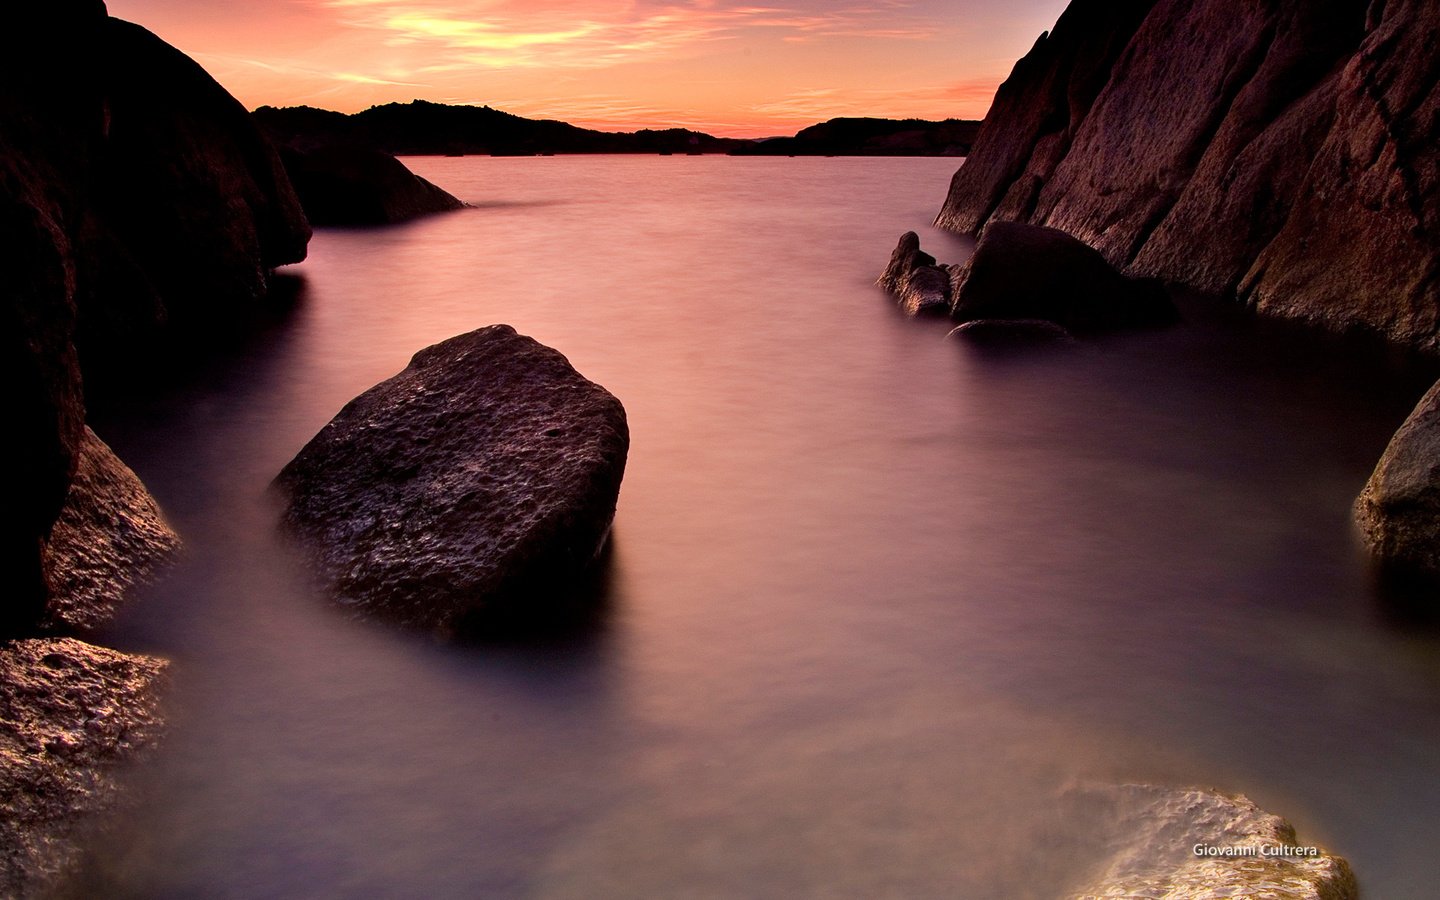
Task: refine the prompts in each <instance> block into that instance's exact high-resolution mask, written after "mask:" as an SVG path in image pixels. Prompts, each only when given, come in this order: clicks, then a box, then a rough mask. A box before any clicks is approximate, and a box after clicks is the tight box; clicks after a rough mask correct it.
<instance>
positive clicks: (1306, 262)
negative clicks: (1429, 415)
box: [937, 0, 1440, 349]
mask: <svg viewBox="0 0 1440 900" xmlns="http://www.w3.org/2000/svg"><path fill="white" fill-rule="evenodd" d="M1437 20H1440V13H1437V11H1436V8H1435V7H1434V4H1430V3H1425V2H1421V0H1413V2H1401V0H1391V2H1389V3H1367V2H1362V0H1329V2H1326V3H1324V4H1307V3H1301V2H1299V0H1201V2H1181V0H1147V2H1135V3H1126V4H1101V3H1092V2H1083V0H1076V2H1074V3H1072V4H1071V6H1070V8H1069V9H1068V10H1066V12H1065V14H1064V16H1062V17H1061V20H1060V22H1059V23H1058V24H1057V25H1056V27H1055V31H1054V33H1053V34H1052V35H1049V36H1047V37H1045V38H1043V39H1042V40H1041V41H1040V42H1039V43H1038V44H1037V45H1036V46H1035V48H1034V49H1033V50H1032V51H1031V53H1030V54H1029V55H1027V56H1026V57H1025V58H1024V59H1023V60H1021V61H1020V63H1018V64H1017V65H1016V67H1015V70H1014V72H1013V73H1012V75H1011V77H1010V79H1009V80H1008V81H1007V82H1006V83H1005V85H1004V86H1002V88H1001V90H1000V93H999V94H998V95H997V97H996V100H995V104H994V106H993V107H992V109H991V112H990V115H989V116H988V117H987V119H986V122H985V124H984V126H983V128H982V130H981V134H980V136H979V138H978V140H977V142H976V147H975V150H974V152H973V153H972V155H971V157H970V158H969V160H967V162H966V163H965V165H963V166H962V167H961V169H960V170H959V172H957V174H956V177H955V179H954V182H953V183H952V186H951V191H950V195H949V198H948V199H947V201H946V204H945V207H944V209H943V211H942V212H941V214H940V216H939V218H938V219H937V222H938V224H940V225H942V226H944V227H948V228H951V229H954V230H958V231H967V232H974V231H978V230H979V229H980V228H981V227H983V226H984V224H985V223H986V222H987V221H989V220H990V219H992V218H994V219H1001V220H1019V221H1028V222H1032V223H1035V224H1042V225H1048V226H1051V227H1055V228H1060V229H1062V230H1065V231H1067V232H1069V233H1071V234H1073V235H1075V236H1076V237H1079V238H1081V239H1082V240H1084V241H1085V242H1087V243H1089V244H1091V245H1092V246H1094V247H1095V248H1096V249H1098V250H1100V251H1101V252H1102V253H1103V254H1105V256H1106V257H1107V258H1108V259H1109V260H1110V261H1111V262H1112V263H1114V264H1115V265H1117V266H1120V267H1122V268H1125V269H1127V270H1128V271H1129V272H1130V273H1131V274H1136V275H1151V276H1159V277H1162V278H1166V279H1169V280H1173V281H1177V282H1182V283H1186V284H1190V285H1193V286H1196V287H1199V288H1202V289H1205V290H1209V291H1216V292H1232V291H1233V292H1238V293H1239V294H1240V296H1242V297H1243V298H1244V299H1246V300H1247V301H1249V302H1251V303H1253V304H1254V305H1255V306H1257V307H1258V308H1260V309H1262V310H1267V311H1273V312H1276V313H1279V314H1283V315H1287V316H1291V317H1296V318H1303V319H1308V320H1312V321H1315V322H1318V323H1321V324H1324V325H1327V326H1329V327H1332V328H1336V329H1351V328H1361V329H1366V330H1372V331H1377V332H1381V333H1384V334H1386V335H1387V336H1389V337H1391V338H1394V339H1397V340H1401V341H1404V342H1406V343H1409V344H1413V345H1416V346H1421V347H1426V348H1429V349H1440V330H1437V326H1440V316H1437V305H1440V298H1437V283H1440V279H1437V274H1440V271H1437V260H1440V240H1437V232H1436V228H1437V226H1440V221H1437V218H1440V190H1437V184H1436V182H1437V178H1436V171H1437V161H1440V160H1437V148H1436V137H1437V134H1436V131H1437V130H1440V114H1437V103H1440V99H1437V98H1440V92H1437V88H1436V82H1437V77H1440V57H1437V55H1436V54H1435V53H1434V49H1433V48H1434V47H1435V46H1436V40H1437V39H1440V22H1437Z"/></svg>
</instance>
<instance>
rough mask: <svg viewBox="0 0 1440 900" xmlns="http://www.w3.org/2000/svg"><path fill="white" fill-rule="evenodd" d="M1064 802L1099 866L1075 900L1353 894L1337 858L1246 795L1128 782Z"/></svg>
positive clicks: (1337, 898) (1332, 898) (1351, 879)
mask: <svg viewBox="0 0 1440 900" xmlns="http://www.w3.org/2000/svg"><path fill="white" fill-rule="evenodd" d="M1066 799H1067V801H1068V803H1069V804H1070V805H1071V806H1072V809H1073V811H1075V812H1077V813H1078V814H1083V816H1084V818H1085V820H1086V821H1087V823H1088V825H1089V827H1090V828H1091V838H1092V839H1094V840H1095V841H1096V844H1097V846H1096V852H1097V853H1098V854H1099V855H1100V857H1101V858H1102V859H1103V860H1104V863H1103V865H1102V869H1101V870H1100V871H1099V872H1098V873H1097V875H1096V876H1095V879H1094V881H1093V882H1091V883H1089V884H1088V885H1086V886H1085V887H1084V888H1082V889H1081V890H1079V891H1078V892H1076V893H1075V894H1074V897H1075V898H1076V900H1091V898H1122V897H1123V898H1134V897H1153V898H1176V900H1179V898H1207V897H1214V898H1220V897H1264V898H1267V900H1354V898H1358V897H1359V896H1360V894H1359V890H1358V888H1357V887H1356V883H1355V876H1354V874H1353V873H1352V872H1351V871H1350V866H1349V864H1348V863H1346V861H1345V860H1344V859H1341V858H1340V857H1338V856H1332V855H1331V854H1329V853H1326V852H1325V851H1324V850H1323V848H1319V847H1314V846H1313V845H1309V844H1306V843H1305V842H1303V841H1300V840H1298V839H1297V837H1296V834H1295V829H1294V827H1292V826H1291V825H1290V823H1289V822H1286V821H1285V820H1284V819H1282V818H1280V817H1279V816H1275V815H1271V814H1270V813H1267V812H1265V811H1264V810H1262V809H1260V808H1259V807H1258V806H1256V805H1255V804H1254V803H1252V802H1251V801H1250V800H1249V799H1247V798H1245V797H1231V796H1227V795H1225V794H1220V793H1216V792H1213V791H1207V790H1198V789H1174V788H1164V787H1158V786H1155V785H1145V784H1127V785H1105V786H1095V787H1087V788H1081V789H1077V790H1076V791H1074V792H1072V796H1070V797H1068V798H1066ZM1197 847H1198V848H1201V852H1200V853H1198V854H1197V852H1196V848H1197ZM1297 848H1298V849H1297ZM1312 853H1313V855H1310V854H1312Z"/></svg>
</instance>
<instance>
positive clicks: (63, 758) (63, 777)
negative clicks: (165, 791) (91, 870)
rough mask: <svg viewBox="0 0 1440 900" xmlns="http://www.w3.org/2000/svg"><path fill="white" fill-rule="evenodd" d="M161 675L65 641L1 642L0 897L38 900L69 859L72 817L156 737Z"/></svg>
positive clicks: (107, 801) (93, 804) (109, 792)
mask: <svg viewBox="0 0 1440 900" xmlns="http://www.w3.org/2000/svg"><path fill="white" fill-rule="evenodd" d="M165 670H166V664H165V663H163V662H161V661H160V660H156V659H151V658H149V657H144V656H135V655H131V654H126V653H120V652H117V651H115V650H106V649H103V648H101V647H95V646H92V645H90V644H86V643H83V642H81V641H77V640H74V639H71V638H48V639H31V640H22V641H14V642H9V643H5V644H3V645H0V810H3V815H0V894H3V895H4V896H7V897H21V896H38V895H42V894H44V893H45V888H46V887H47V886H49V885H50V884H51V883H52V882H53V881H54V880H55V879H56V878H57V877H58V876H59V875H61V874H62V873H63V872H64V871H65V870H66V869H67V868H69V866H70V865H72V864H73V863H74V861H75V859H76V855H77V853H78V847H77V846H76V844H75V842H74V840H73V837H74V832H75V828H76V823H77V821H78V820H80V819H81V818H82V817H84V816H87V815H93V814H95V813H97V812H101V811H103V810H105V809H106V808H108V807H110V806H112V805H113V804H114V803H115V802H116V800H117V798H118V796H119V794H118V788H117V783H116V779H115V774H116V770H117V767H118V766H119V765H120V764H121V763H124V762H125V761H127V760H130V759H132V758H133V757H134V756H135V755H136V754H137V753H139V752H141V751H142V750H144V749H145V748H146V747H148V746H150V745H151V744H152V743H153V742H154V741H155V740H156V738H157V737H158V735H159V732H160V729H161V726H162V720H161V716H160V712H159V694H160V691H161V690H162V689H163V687H164V680H165V679H164V676H165Z"/></svg>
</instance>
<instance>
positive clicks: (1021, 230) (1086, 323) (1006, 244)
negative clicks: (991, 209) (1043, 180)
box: [951, 222, 1175, 331]
mask: <svg viewBox="0 0 1440 900" xmlns="http://www.w3.org/2000/svg"><path fill="white" fill-rule="evenodd" d="M951 296H952V298H953V304H954V305H953V307H952V309H951V315H953V316H954V317H955V318H956V319H958V320H960V321H962V322H964V321H970V320H973V319H1012V320H1013V319H1044V320H1046V321H1049V322H1054V323H1056V324H1057V325H1060V326H1062V327H1063V328H1065V329H1066V330H1067V331H1097V330H1103V329H1111V328H1124V327H1133V326H1143V325H1157V324H1164V323H1168V322H1172V321H1174V319H1175V308H1174V306H1172V305H1171V303H1170V300H1169V298H1168V297H1167V296H1166V294H1165V291H1164V288H1162V287H1161V286H1160V285H1158V284H1155V283H1152V282H1147V281H1137V280H1134V279H1130V278H1126V277H1125V276H1123V275H1121V274H1120V273H1119V272H1116V271H1115V270H1114V269H1113V268H1112V267H1111V266H1110V264H1109V263H1107V262H1106V261H1105V258H1104V257H1102V256H1101V255H1100V254H1099V253H1097V252H1096V251H1095V250H1093V249H1091V248H1090V247H1088V246H1086V245H1085V244H1084V243H1082V242H1080V241H1078V240H1076V239H1075V238H1073V237H1071V236H1069V235H1068V234H1066V233H1064V232H1063V231H1058V230H1056V229H1054V228H1042V227H1039V226H1036V225H1023V224H1020V223H1015V222H992V223H991V224H990V225H989V226H988V227H987V228H986V229H985V232H984V234H982V235H981V237H980V242H979V243H978V244H977V245H976V247H975V253H974V255H973V256H971V257H970V261H969V262H968V263H966V264H965V265H964V266H962V267H960V268H959V269H958V270H957V271H956V272H955V276H954V285H953V287H952V289H951Z"/></svg>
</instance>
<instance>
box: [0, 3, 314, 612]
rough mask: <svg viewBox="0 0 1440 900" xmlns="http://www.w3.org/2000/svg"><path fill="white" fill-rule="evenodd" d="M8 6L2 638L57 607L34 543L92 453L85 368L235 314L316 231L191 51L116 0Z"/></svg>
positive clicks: (3, 150) (0, 215) (116, 361)
mask: <svg viewBox="0 0 1440 900" xmlns="http://www.w3.org/2000/svg"><path fill="white" fill-rule="evenodd" d="M6 17H7V27H6V28H5V29H3V30H0V82H3V84H4V89H3V90H0V243H3V244H4V246H5V247H6V248H7V254H6V261H5V265H4V266H0V326H3V327H0V334H3V339H0V374H3V376H4V381H5V384H6V390H7V396H8V397H9V398H10V403H11V405H10V407H9V409H10V410H11V412H10V415H11V417H12V418H11V421H10V422H9V430H8V432H7V434H8V435H9V436H10V439H11V440H10V445H9V446H10V449H11V452H12V453H13V454H14V455H15V456H16V457H18V459H19V464H20V465H19V470H20V471H21V472H24V473H26V474H25V477H24V478H20V479H16V480H15V483H14V485H13V486H12V493H11V495H10V496H9V497H8V498H7V502H6V503H5V505H4V507H3V510H0V582H3V583H4V584H5V585H7V592H6V594H5V596H4V597H3V598H0V635H11V634H17V633H21V632H24V631H26V630H27V629H29V628H32V627H33V626H34V625H35V623H36V622H37V621H38V620H39V619H40V618H41V617H42V616H43V615H44V608H45V602H46V597H47V596H48V593H49V589H48V587H47V586H46V583H45V580H44V566H43V561H42V552H41V550H42V547H43V546H44V544H45V542H46V541H47V540H48V538H49V535H50V529H51V526H52V525H53V523H54V522H55V519H56V517H57V516H58V515H59V513H60V509H61V505H62V504H63V503H64V501H65V497H66V494H67V491H68V489H69V484H70V478H71V476H72V475H73V474H74V472H75V468H76V465H77V463H78V460H79V452H80V447H81V444H82V440H83V431H82V428H83V423H84V417H85V401H84V394H83V392H82V389H81V381H82V379H81V370H82V368H83V369H84V370H85V373H86V375H85V377H86V380H87V382H88V384H89V385H90V389H91V390H92V391H93V389H94V386H95V384H96V383H97V380H98V381H101V382H103V381H104V380H105V379H104V376H103V375H97V373H98V372H106V373H109V372H118V371H121V370H125V369H127V368H130V367H133V366H134V364H135V362H136V361H137V360H141V359H144V360H152V359H154V358H157V356H158V354H156V353H155V352H153V345H154V344H155V343H156V342H157V340H158V338H159V336H160V335H162V334H164V333H167V331H168V332H172V333H173V332H174V331H175V330H176V329H178V328H183V327H189V328H192V329H193V330H194V331H195V332H198V331H199V330H201V329H210V330H209V331H207V332H206V333H213V332H214V329H217V328H220V327H229V323H231V321H232V316H234V315H236V314H238V313H239V312H241V311H243V310H244V309H246V308H247V307H248V306H249V305H250V304H252V303H253V301H255V300H256V299H257V298H258V297H259V296H260V295H261V294H263V293H264V291H265V289H266V282H267V276H268V272H269V269H270V268H272V267H274V266H277V265H280V264H283V263H287V262H294V261H297V260H299V259H301V258H302V257H303V256H304V253H305V245H306V241H307V240H308V237H309V227H308V225H306V223H305V220H304V217H303V215H302V214H301V212H300V207H299V203H298V201H297V200H296V199H295V197H294V194H293V192H292V191H291V189H290V187H289V183H288V181H286V179H285V176H284V173H283V170H282V169H281V168H280V165H279V161H278V158H277V157H276V156H275V154H274V151H273V150H272V149H271V148H270V147H269V145H268V144H267V143H266V141H265V140H264V139H263V138H262V137H261V136H260V134H259V132H258V131H257V130H256V129H255V127H254V125H253V124H252V123H251V122H250V119H249V116H248V114H247V113H246V112H245V110H244V109H243V108H242V107H241V106H240V104H239V103H238V102H237V101H235V100H234V98H232V97H230V95H229V94H227V93H226V92H225V91H224V89H223V88H221V87H220V86H219V85H218V84H216V83H215V82H214V81H213V80H212V79H211V78H210V77H209V76H208V75H206V74H205V72H204V71H203V70H201V69H200V67H199V66H197V65H196V64H195V63H194V62H192V61H191V60H189V59H188V58H186V57H185V56H184V55H183V54H181V53H179V52H178V51H176V50H174V49H173V48H171V47H169V46H167V45H166V44H164V43H163V42H162V41H160V40H159V39H158V38H156V37H155V36H154V35H151V34H150V33H148V32H146V31H145V30H144V29H141V28H139V27H137V26H135V25H131V24H129V23H125V22H120V21H118V20H114V19H110V18H108V17H107V16H106V13H105V6H104V4H103V3H98V2H84V0H55V2H51V3H46V4H20V5H18V6H16V7H15V8H14V9H8V10H7V11H6ZM77 348H78V350H77Z"/></svg>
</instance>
